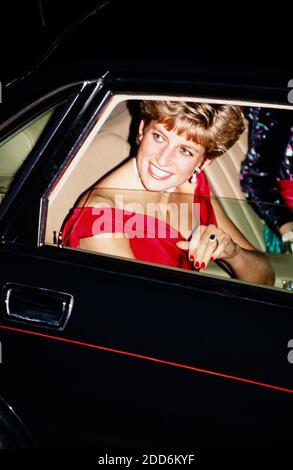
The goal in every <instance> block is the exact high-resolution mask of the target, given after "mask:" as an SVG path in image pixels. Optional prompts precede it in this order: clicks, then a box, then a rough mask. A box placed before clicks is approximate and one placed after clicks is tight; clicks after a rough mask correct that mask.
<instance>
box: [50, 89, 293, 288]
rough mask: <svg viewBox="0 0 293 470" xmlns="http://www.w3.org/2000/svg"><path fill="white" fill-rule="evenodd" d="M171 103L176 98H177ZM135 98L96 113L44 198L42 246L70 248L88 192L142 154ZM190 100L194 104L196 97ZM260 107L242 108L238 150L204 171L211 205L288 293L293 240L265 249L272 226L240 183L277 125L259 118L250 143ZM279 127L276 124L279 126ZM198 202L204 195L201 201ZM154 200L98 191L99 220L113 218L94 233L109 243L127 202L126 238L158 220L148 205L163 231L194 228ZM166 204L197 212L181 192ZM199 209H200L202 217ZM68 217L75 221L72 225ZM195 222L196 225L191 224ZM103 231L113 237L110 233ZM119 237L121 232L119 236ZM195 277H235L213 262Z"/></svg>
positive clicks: (271, 205) (274, 206) (269, 207)
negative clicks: (267, 264) (265, 259)
mask: <svg viewBox="0 0 293 470" xmlns="http://www.w3.org/2000/svg"><path fill="white" fill-rule="evenodd" d="M148 99H149V98H148ZM161 99H163V98H161ZM173 99H174V100H175V98H173ZM138 101H139V100H138V98H135V99H127V100H126V99H125V97H118V96H114V97H113V98H112V100H110V101H109V103H108V108H106V110H104V111H103V113H102V114H101V115H100V116H99V118H98V120H97V123H96V125H95V127H94V129H93V130H92V131H91V133H90V134H89V136H88V138H87V139H86V141H85V142H84V144H83V145H82V146H81V147H80V148H79V150H78V152H77V154H76V155H75V157H74V158H73V159H72V161H71V163H70V164H69V165H68V168H67V170H66V171H65V172H64V173H63V175H62V178H60V180H59V181H58V184H56V185H55V186H54V189H53V190H52V191H51V192H50V194H48V195H47V199H48V201H47V202H48V204H47V207H48V210H47V213H46V214H45V215H44V216H45V217H46V221H45V222H46V223H45V230H44V232H43V233H42V234H41V243H45V244H49V245H55V246H56V247H58V246H63V247H66V246H69V245H68V240H69V239H70V238H71V233H72V232H73V231H74V228H75V225H76V224H77V223H79V220H80V218H81V217H83V214H84V212H82V208H87V209H90V207H88V203H87V197H83V195H86V194H88V190H89V188H93V187H94V185H95V184H96V183H97V182H99V181H101V180H102V178H103V177H104V176H105V175H107V174H109V173H110V172H111V171H112V170H113V169H114V168H118V167H119V166H121V165H122V164H123V163H125V162H127V161H129V162H130V161H132V160H133V157H134V155H135V152H136V150H137V147H136V136H137V129H138V124H139V113H138ZM193 101H196V100H195V99H193ZM209 102H211V101H209ZM259 109H260V110H262V108H261V107H259V106H244V107H243V111H244V115H245V131H244V132H243V134H242V135H241V137H240V139H239V140H238V141H237V142H236V143H235V144H234V145H233V147H231V148H230V149H229V150H228V151H227V152H226V153H225V154H224V155H223V156H221V157H219V158H217V159H216V160H215V161H214V162H213V163H212V164H211V165H210V166H209V167H208V168H207V169H206V170H205V175H206V177H207V179H208V182H209V186H210V190H211V198H210V199H211V201H212V203H213V200H215V201H218V204H219V205H220V206H221V208H222V210H223V211H224V212H225V213H226V215H227V216H228V217H229V218H230V220H231V221H232V223H233V224H234V225H235V226H236V227H237V228H238V230H239V231H240V232H241V233H242V234H243V235H244V237H245V238H246V239H247V240H248V242H249V243H250V244H251V246H252V247H254V248H255V249H256V250H258V251H260V252H263V253H267V255H268V258H269V261H270V263H271V266H272V268H273V270H274V272H275V276H276V280H275V285H274V287H276V288H278V289H284V290H286V292H291V291H292V290H293V286H292V281H293V258H292V256H293V255H292V252H291V251H292V245H291V244H290V243H289V244H286V246H283V247H282V248H281V249H280V250H279V251H275V252H273V250H268V247H267V245H266V241H267V240H266V238H267V237H268V229H267V226H266V224H265V221H264V220H263V218H262V217H261V215H260V213H259V212H258V211H257V210H255V209H256V208H255V205H256V204H254V203H256V202H257V201H252V200H249V199H248V197H247V194H246V193H245V192H244V191H243V183H242V181H241V179H242V180H243V174H245V171H243V162H244V160H245V159H246V158H247V156H248V162H249V158H251V162H252V160H253V158H252V157H253V152H257V151H258V147H257V142H258V140H257V139H258V136H260V137H259V138H260V139H264V137H263V135H265V132H264V133H262V134H261V132H262V131H263V129H264V131H266V128H268V129H269V128H270V126H271V127H272V126H274V125H275V124H273V125H271V124H269V123H270V122H271V121H272V120H274V115H273V114H272V119H271V121H270V120H269V119H268V120H267V122H266V123H264V124H263V123H261V122H260V121H257V122H256V126H255V129H256V130H254V132H255V135H254V138H255V139H256V140H255V141H253V142H256V143H254V147H253V145H252V144H251V142H252V140H251V138H252V137H251V124H249V119H251V116H250V115H251V113H253V112H254V110H259ZM264 109H265V113H264V114H265V116H267V115H268V114H269V113H270V109H266V108H264ZM290 112H292V111H289V110H279V109H276V114H277V117H278V119H283V117H281V118H279V116H280V115H281V116H284V121H285V122H286V123H288V122H290V114H289V113H290ZM282 113H283V114H282ZM276 122H278V121H276ZM258 124H259V125H258ZM286 125H287V124H286ZM263 126H264V127H263ZM275 126H277V124H276V125H275ZM284 128H285V127H283V129H284ZM286 132H287V130H286ZM265 138H266V135H265ZM268 140H269V139H268ZM288 145H290V133H289V134H288V141H286V142H285V143H284V152H287V154H286V156H287V157H288V156H289V157H290V149H289V150H288ZM286 146H287V147H286ZM291 151H292V149H291ZM291 156H292V153H291ZM249 165H250V164H249V163H248V167H249V168H250V166H252V165H250V166H249ZM134 171H135V170H134ZM253 171H254V170H253ZM259 174H260V175H261V174H262V168H261V169H260V171H259ZM247 178H248V177H247ZM201 197H202V198H203V196H201ZM155 199H156V198H155V195H153V197H151V198H150V200H148V199H147V200H146V199H145V195H144V194H143V192H142V193H141V194H140V192H139V191H131V190H125V189H124V190H123V191H121V188H111V189H109V188H106V189H105V188H104V189H103V188H102V189H101V188H99V191H98V192H97V206H96V207H95V208H94V210H95V215H97V214H99V210H100V208H102V209H103V208H104V207H107V209H108V214H106V215H107V217H108V216H109V214H111V216H112V219H111V220H110V219H109V217H108V218H107V217H106V216H105V214H104V213H103V214H102V212H101V213H100V215H102V218H101V219H100V222H97V224H96V218H95V219H94V222H93V224H94V228H93V229H91V230H92V232H91V233H92V235H94V236H98V237H102V236H104V237H105V238H107V237H110V236H113V233H112V234H110V232H111V227H112V226H113V224H114V225H115V220H116V219H115V220H114V219H113V210H116V209H118V210H123V209H125V208H124V207H122V206H123V204H126V207H127V209H126V210H127V211H128V213H129V214H130V215H129V218H128V219H127V229H128V230H129V233H130V232H131V233H132V235H131V233H130V235H129V233H128V237H130V238H131V236H133V237H134V238H135V237H136V238H143V236H144V235H143V234H144V233H145V232H144V231H145V227H142V225H140V226H139V224H140V222H141V223H143V222H144V223H145V222H146V221H147V220H152V221H153V219H151V218H148V216H149V214H148V213H147V206H148V205H149V208H150V211H151V213H152V214H151V216H150V217H154V215H153V214H155V218H157V219H159V220H161V219H162V220H163V223H164V224H165V225H164V228H166V226H167V228H168V227H170V226H171V228H175V232H174V233H175V236H176V235H177V236H178V233H180V234H181V235H184V234H188V230H189V229H190V226H189V222H188V223H187V225H186V226H185V227H184V228H183V229H182V227H180V223H179V219H180V211H179V212H177V215H176V214H175V215H174V213H173V214H171V213H168V214H167V215H166V214H165V215H166V219H165V220H164V215H162V213H161V214H160V215H159V216H158V210H157V208H156V207H152V208H151V206H152V204H155ZM169 201H170V204H171V205H172V203H174V204H175V205H176V204H177V205H178V203H179V206H180V204H181V205H182V206H181V209H182V211H187V213H188V211H189V213H190V208H191V207H192V206H193V209H194V211H195V212H196V211H197V208H196V205H197V204H194V198H193V196H192V195H188V194H180V195H178V194H176V192H174V193H173V194H172V195H171V196H170V200H169ZM99 204H100V207H99ZM135 205H136V206H135ZM199 206H200V204H199ZM199 206H198V211H199V212H200V207H199ZM137 208H138V209H137ZM193 209H192V210H191V212H192V211H193ZM261 209H262V212H263V213H265V212H271V211H274V213H279V212H280V213H281V212H282V211H283V209H284V210H287V209H288V207H287V206H286V204H285V203H284V201H282V200H279V201H277V203H275V202H272V201H271V202H267V203H266V202H264V203H262V208H261ZM132 211H134V212H138V213H140V214H141V215H143V218H142V219H140V222H139V217H138V218H136V219H135V217H134V218H133V220H131V213H132ZM156 211H157V212H156ZM173 212H174V211H173ZM175 212H176V211H175ZM72 216H73V218H72ZM172 216H173V217H174V218H173V220H172ZM70 217H71V219H70ZM176 217H177V222H176ZM69 219H70V221H69V222H68V220H69ZM174 220H175V222H174ZM170 221H171V222H170ZM86 223H87V222H85V224H86ZM119 223H123V221H122V222H121V220H120V222H119ZM190 223H192V222H191V221H190ZM66 224H67V225H66ZM70 224H71V226H70ZM176 224H177V225H176ZM178 224H179V225H178ZM65 225H66V235H65V237H64V232H63V235H62V233H61V232H62V230H63V229H64V226H65ZM97 226H99V227H98V228H99V233H94V232H95V229H96V228H97ZM101 228H102V230H104V232H105V233H104V234H103V235H102V234H101ZM149 230H150V232H151V233H152V228H149ZM118 232H119V230H118ZM163 232H164V230H163ZM106 233H108V235H107V234H106ZM119 233H120V234H121V231H120V232H119ZM164 236H165V235H163V237H164ZM271 236H273V235H271ZM89 238H90V237H89V236H83V239H82V241H81V243H77V244H75V245H74V243H72V244H71V248H74V249H76V250H81V251H90V252H93V250H92V248H89V247H90V245H87V241H88V239H89ZM171 238H172V237H171ZM117 246H118V245H117ZM93 253H94V254H96V255H99V254H100V252H99V250H97V251H96V252H93ZM102 253H103V254H106V255H107V254H109V253H107V249H104V250H102ZM110 256H113V253H112V254H111V253H110ZM115 256H118V257H123V255H122V254H121V253H120V252H119V248H117V251H115ZM126 258H129V259H135V257H134V258H133V257H132V256H129V257H127V256H126ZM135 262H138V261H137V259H135ZM158 264H160V265H161V266H162V267H164V268H166V267H167V266H168V264H167V263H164V262H158ZM184 266H185V265H183V269H185V268H184ZM169 267H171V268H172V269H174V267H176V266H174V265H173V266H172V265H170V266H169ZM186 269H188V267H186ZM190 273H191V274H192V275H194V274H205V275H211V276H216V277H218V276H220V277H223V278H226V279H232V278H233V276H232V277H231V273H229V271H228V272H227V269H225V266H224V265H223V263H221V262H220V261H219V262H218V261H216V262H210V263H209V264H208V266H206V267H205V268H204V269H201V270H200V271H194V270H190ZM237 282H239V281H237Z"/></svg>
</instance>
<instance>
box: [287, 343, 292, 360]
mask: <svg viewBox="0 0 293 470" xmlns="http://www.w3.org/2000/svg"><path fill="white" fill-rule="evenodd" d="M288 348H291V350H290V351H289V352H288V356H287V359H288V362H289V363H290V364H293V339H289V341H288Z"/></svg>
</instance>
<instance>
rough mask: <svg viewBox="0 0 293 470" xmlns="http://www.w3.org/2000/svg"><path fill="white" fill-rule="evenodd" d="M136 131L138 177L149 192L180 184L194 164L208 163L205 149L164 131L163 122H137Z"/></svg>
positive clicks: (201, 166)
mask: <svg viewBox="0 0 293 470" xmlns="http://www.w3.org/2000/svg"><path fill="white" fill-rule="evenodd" d="M139 134H140V135H141V136H142V138H141V143H140V146H139V149H138V153H137V166H138V172H139V175H140V179H141V181H142V183H143V185H144V187H145V188H146V189H147V190H149V191H166V190H167V189H169V188H172V187H177V188H178V186H180V185H182V184H184V183H185V182H186V181H187V180H188V179H189V178H190V177H191V176H192V175H193V173H194V170H195V168H196V167H199V168H200V169H203V168H204V167H205V166H207V165H208V164H209V163H210V160H208V159H206V158H205V156H204V153H205V148H204V147H203V146H202V145H200V144H197V143H195V142H194V141H192V140H188V139H186V138H185V137H184V135H178V134H176V132H175V131H174V130H171V131H168V130H167V129H166V127H165V126H164V124H162V123H158V122H156V121H151V122H150V123H149V124H148V125H144V122H143V121H141V123H140V127H139Z"/></svg>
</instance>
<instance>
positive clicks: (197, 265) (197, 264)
mask: <svg viewBox="0 0 293 470" xmlns="http://www.w3.org/2000/svg"><path fill="white" fill-rule="evenodd" d="M199 266H200V264H199V262H198V261H196V262H195V265H194V267H195V269H199Z"/></svg>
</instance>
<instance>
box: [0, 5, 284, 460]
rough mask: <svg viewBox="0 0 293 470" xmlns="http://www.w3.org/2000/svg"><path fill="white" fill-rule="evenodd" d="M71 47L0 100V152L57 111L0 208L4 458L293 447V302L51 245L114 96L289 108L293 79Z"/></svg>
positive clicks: (280, 294)
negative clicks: (57, 211)
mask: <svg viewBox="0 0 293 470" xmlns="http://www.w3.org/2000/svg"><path fill="white" fill-rule="evenodd" d="M111 8H113V6H112V5H111V3H109V4H108V3H107V2H105V5H104V7H103V8H102V9H100V10H99V15H98V16H97V20H98V21H97V23H96V24H97V25H103V26H102V28H105V24H106V23H107V21H108V19H109V17H111V15H112V13H113V12H112V10H111ZM90 20H91V21H96V19H95V20H93V18H91V19H90ZM97 35H98V36H99V38H100V39H99V40H100V41H101V36H102V35H103V33H102V32H101V31H100V30H99V31H98V33H97ZM76 37H77V38H79V36H78V35H77V36H76ZM77 40H78V39H77ZM97 43H99V41H98V39H97ZM97 43H96V45H97ZM70 44H71V45H72V44H73V46H71V47H73V48H74V40H73V42H71V43H70ZM99 44H101V42H100V43H99ZM127 44H128V43H127ZM124 45H125V44H124ZM128 45H129V44H128ZM91 46H92V45H91ZM89 47H90V46H89ZM62 48H63V45H61V52H60V53H59V52H58V51H57V56H56V57H57V58H56V64H57V65H58V67H59V66H60V67H59V68H58V67H57V65H56V64H55V68H53V65H52V64H53V59H52V58H50V57H49V58H48V61H47V63H44V64H43V66H41V67H39V68H37V69H36V70H35V72H34V73H32V74H29V75H28V76H27V77H26V78H25V79H23V80H20V81H19V83H16V84H15V85H14V86H11V87H9V88H7V89H6V88H3V102H2V104H1V111H2V123H1V125H0V130H1V142H7V141H8V140H9V136H15V135H16V134H17V132H18V131H19V130H21V129H23V128H25V126H27V125H28V123H34V122H35V119H36V117H39V116H43V115H44V113H46V112H48V111H50V110H53V111H52V114H50V116H49V117H48V120H47V121H46V124H45V127H44V128H42V132H41V133H40V134H39V135H38V139H37V140H36V142H35V143H34V145H33V146H32V149H31V151H30V152H29V153H28V155H27V157H26V158H25V159H24V162H23V164H22V165H21V166H20V168H19V169H18V171H17V173H16V175H15V177H14V180H13V183H12V184H11V186H10V189H9V191H8V193H7V195H5V197H4V199H3V201H2V204H1V206H0V217H1V218H0V232H1V233H0V235H1V244H0V256H1V274H0V286H1V310H0V315H1V316H0V341H1V353H2V354H1V359H2V363H1V364H0V377H1V379H0V396H1V397H2V399H3V402H2V407H3V410H4V409H5V411H2V412H1V409H0V442H1V444H2V446H3V447H5V446H7V447H10V446H11V447H27V446H29V445H31V446H34V445H37V446H39V447H86V448H93V449H104V448H108V449H117V448H118V449H129V448H131V449H136V450H143V449H156V450H160V451H163V450H166V449H174V451H175V450H176V449H186V450H188V451H190V452H191V451H193V450H194V449H195V448H202V447H211V448H213V447H216V448H235V447H241V448H248V447H266V448H269V447H275V448H282V447H290V446H291V441H292V431H291V428H292V404H293V401H292V400H293V395H292V394H293V365H292V361H291V362H290V360H289V359H290V349H289V348H288V344H290V343H289V342H290V340H291V338H293V317H292V293H291V292H288V291H286V290H284V289H279V288H270V287H263V286H256V285H251V284H249V283H244V282H238V281H235V280H230V279H227V278H225V277H221V276H217V275H214V274H213V272H211V274H210V275H208V274H207V275H205V274H198V275H195V274H193V275H192V274H190V273H188V272H184V271H183V270H176V269H168V268H166V267H162V266H156V265H150V264H147V263H139V262H133V261H129V260H126V259H122V258H119V257H118V258H115V257H109V256H105V255H97V254H93V253H87V252H82V251H79V250H73V249H68V248H64V247H62V246H61V244H60V240H58V230H56V231H55V233H54V236H53V235H52V238H51V239H50V242H47V241H46V223H47V222H46V221H47V215H48V210H50V195H51V194H52V192H54V190H55V189H56V187H58V184H59V183H60V181H61V180H62V178H63V176H64V174H66V171H67V169H68V168H69V167H70V165H71V164H72V162H73V161H74V158H75V156H76V155H77V153H78V151H79V149H80V148H81V147H82V146H83V144H84V142H85V140H86V138H87V137H88V135H89V134H90V132H91V131H92V130H93V128H94V125H95V124H96V122H97V120H98V119H100V117H101V116H103V113H105V110H107V107H108V105H109V103H111V100H112V99H113V97H117V96H124V97H126V99H127V100H131V99H138V98H139V97H141V96H143V97H147V96H159V97H161V96H162V97H165V96H169V97H170V96H171V97H174V99H175V98H176V97H180V98H182V97H194V98H196V97H198V98H200V99H209V100H228V101H229V102H230V101H231V102H234V101H235V102H240V103H242V104H246V103H250V102H253V103H259V104H260V105H262V104H265V105H267V106H270V105H277V106H280V107H282V106H283V107H286V108H290V104H288V101H287V95H288V90H287V89H286V83H285V82H284V81H283V82H282V81H281V79H280V78H279V77H277V78H276V77H274V76H273V75H270V76H267V77H263V76H262V74H261V73H259V74H257V73H255V74H254V76H251V74H250V77H249V80H250V82H249V83H247V82H246V80H247V77H248V75H247V76H246V77H245V76H244V77H243V76H241V73H239V74H237V73H236V72H235V71H234V72H232V71H231V70H232V69H230V70H229V69H228V71H225V70H223V69H222V68H221V67H218V66H216V67H215V69H213V68H212V66H210V65H209V66H208V67H204V66H202V65H201V66H200V65H197V64H199V63H200V60H199V61H198V62H196V61H193V60H191V61H190V60H188V59H187V58H185V57H184V56H183V57H182V58H181V61H180V60H177V61H175V63H176V66H174V61H173V60H166V62H165V64H162V63H160V61H156V60H152V59H151V58H149V59H148V58H147V57H146V60H145V62H144V63H143V61H136V60H133V58H132V57H129V60H128V61H125V62H124V61H123V60H122V58H121V57H118V55H119V54H118V52H117V54H110V53H109V57H111V60H110V59H108V58H107V57H106V53H105V52H104V53H102V54H101V57H100V56H99V51H97V50H96V56H95V60H93V57H92V61H91V63H89V62H88V61H87V60H86V58H85V57H84V62H81V63H82V66H80V67H79V69H77V68H76V67H74V66H69V65H68V67H67V68H66V67H61V65H60V62H61V59H60V58H61V57H63V58H64V57H65V59H64V61H65V63H66V61H67V59H68V56H66V55H64V50H65V51H66V44H65V46H64V50H62ZM120 48H121V49H122V46H120ZM93 49H94V48H93V47H91V48H90V50H91V51H92V52H93ZM82 52H83V53H84V50H83V51H82ZM112 52H113V51H112ZM58 54H59V55H58ZM82 55H83V54H82ZM186 55H187V54H186ZM174 60H175V59H174ZM50 61H51V62H50ZM69 62H70V63H73V62H71V61H69V59H68V64H69ZM111 63H112V64H113V65H111ZM61 69H62V73H61ZM59 71H60V73H59ZM288 78H290V77H288ZM245 82H246V83H245ZM280 82H282V84H283V85H282V86H280ZM5 139H6V140H5ZM7 139H8V140H7ZM52 233H53V232H52ZM8 405H10V406H11V407H12V408H13V410H14V412H15V413H17V415H18V416H19V418H20V419H21V422H19V421H18V422H17V424H16V421H15V414H14V412H13V411H12V410H10V408H9V407H8ZM9 410H10V411H9ZM9 416H10V417H9ZM4 418H5V419H4ZM27 431H29V433H30V434H31V436H32V439H31V441H29V440H28V434H27ZM22 432H23V436H22V437H21V433H22ZM2 436H3V437H2ZM15 436H17V437H15ZM19 436H20V437H19ZM0 447H1V446H0Z"/></svg>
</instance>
